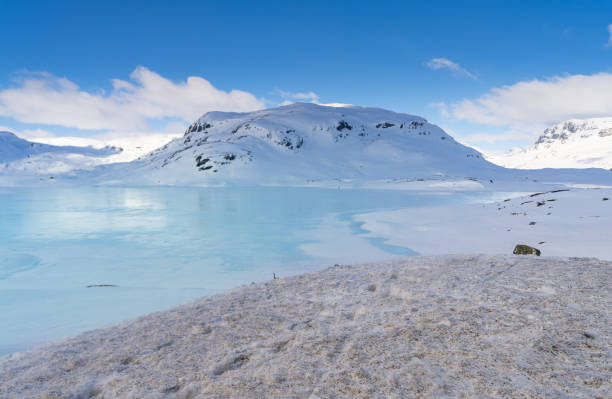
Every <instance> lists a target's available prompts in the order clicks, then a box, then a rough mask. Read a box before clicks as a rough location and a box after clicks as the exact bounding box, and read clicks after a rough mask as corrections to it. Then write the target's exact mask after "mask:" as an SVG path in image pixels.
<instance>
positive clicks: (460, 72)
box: [426, 58, 476, 80]
mask: <svg viewBox="0 0 612 399" xmlns="http://www.w3.org/2000/svg"><path fill="white" fill-rule="evenodd" d="M426 65H427V66H428V67H429V68H431V69H433V70H438V69H448V70H449V71H451V72H452V73H453V74H455V75H456V76H465V77H468V78H470V79H474V80H475V79H476V75H474V74H473V73H471V72H470V71H468V70H467V69H465V68H463V67H462V66H461V65H459V64H457V63H456V62H453V61H451V60H449V59H447V58H433V59H431V60H430V61H428V62H427V64H426Z"/></svg>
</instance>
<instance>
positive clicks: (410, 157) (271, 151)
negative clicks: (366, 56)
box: [109, 103, 497, 185]
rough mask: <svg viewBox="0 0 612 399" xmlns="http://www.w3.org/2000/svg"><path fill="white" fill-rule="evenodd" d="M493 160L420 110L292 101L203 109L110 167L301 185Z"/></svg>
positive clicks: (463, 172) (204, 180)
mask: <svg viewBox="0 0 612 399" xmlns="http://www.w3.org/2000/svg"><path fill="white" fill-rule="evenodd" d="M482 168H485V169H486V168H489V169H494V168H497V167H496V166H494V165H492V164H490V163H488V162H487V161H485V160H484V159H482V157H481V155H480V153H478V152H477V151H476V150H474V149H472V148H469V147H465V146H463V145H461V144H459V143H458V142H457V141H455V140H454V139H453V138H452V137H451V136H449V135H448V134H446V133H445V132H444V131H443V130H442V129H440V128H439V127H438V126H435V125H432V124H430V123H428V122H427V120H426V119H424V118H421V117H419V116H414V115H408V114H402V113H398V112H393V111H389V110H384V109H380V108H371V107H358V106H342V107H338V106H329V105H327V106H326V105H319V104H312V103H294V104H289V105H284V106H281V107H278V108H272V109H264V110H258V111H253V112H240V113H238V112H208V113H206V114H204V115H203V116H202V117H200V118H198V119H197V120H196V121H194V122H193V123H192V124H191V125H190V126H189V127H188V128H187V130H186V131H185V134H184V136H183V137H181V138H178V139H175V140H173V141H171V142H169V143H168V144H166V145H164V146H163V147H161V148H159V149H157V150H155V151H153V152H151V153H149V154H147V155H145V156H143V157H141V158H139V160H137V161H135V162H133V163H131V164H127V165H125V166H118V167H117V168H114V169H112V173H111V172H109V178H111V177H110V175H111V174H112V175H113V178H116V177H114V176H123V177H125V178H126V179H128V180H130V181H143V180H144V181H149V182H151V181H153V182H155V183H158V184H185V185H193V184H196V185H198V184H200V185H209V184H232V183H238V184H251V185H253V184H306V182H316V181H333V180H336V179H341V180H351V181H353V180H355V181H357V180H381V179H421V178H432V177H435V178H440V177H441V176H453V177H459V178H465V177H468V176H473V175H474V174H475V173H476V172H477V171H479V170H480V171H481V170H482Z"/></svg>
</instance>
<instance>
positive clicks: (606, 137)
mask: <svg viewBox="0 0 612 399" xmlns="http://www.w3.org/2000/svg"><path fill="white" fill-rule="evenodd" d="M487 158H488V159H489V160H490V161H492V162H495V163H497V164H499V165H502V166H505V167H507V168H518V169H539V168H604V169H612V118H594V119H572V120H569V121H566V122H563V123H560V124H558V125H555V126H552V127H550V128H548V129H546V130H545V131H544V134H542V136H540V138H538V140H537V141H536V142H535V144H534V145H533V146H531V147H529V148H527V149H520V148H519V149H512V150H510V151H509V152H507V153H506V154H503V155H500V156H488V157H487Z"/></svg>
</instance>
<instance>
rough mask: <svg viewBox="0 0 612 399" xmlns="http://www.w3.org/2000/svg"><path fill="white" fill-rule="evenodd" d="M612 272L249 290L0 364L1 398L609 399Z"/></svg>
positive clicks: (434, 263) (451, 269) (433, 270)
mask: <svg viewBox="0 0 612 399" xmlns="http://www.w3.org/2000/svg"><path fill="white" fill-rule="evenodd" d="M611 277H612V263H610V262H604V261H599V260H596V259H593V258H549V257H543V258H535V257H519V256H511V255H508V256H493V255H478V256H467V255H462V256H443V257H414V258H407V259H397V260H393V261H388V262H381V263H372V264H363V265H357V266H335V267H332V268H330V269H327V270H324V271H320V272H315V273H311V274H306V275H301V276H296V277H290V278H286V279H281V280H273V281H269V282H267V283H263V284H252V285H248V286H243V287H240V288H237V289H234V290H232V291H230V292H228V293H225V294H220V295H215V296H212V297H208V298H204V299H201V300H199V301H197V302H194V303H192V304H189V305H185V306H182V307H178V308H174V309H171V310H168V311H164V312H159V313H154V314H151V315H148V316H145V317H142V318H139V319H136V320H133V321H130V322H127V323H124V324H121V325H116V326H112V327H109V328H105V329H100V330H94V331H91V332H88V333H84V334H81V335H78V336H76V337H73V338H69V339H66V340H64V341H62V342H58V343H54V344H50V345H47V346H44V347H41V348H39V349H36V350H33V351H30V352H25V353H22V354H16V355H10V356H7V357H5V358H3V359H1V360H0V397H2V398H7V399H8V398H26V397H27V398H60V397H61V398H65V397H69V398H119V397H120V398H142V397H146V398H412V397H414V398H430V397H436V398H474V397H529V398H545V397H546V398H609V397H612V385H611V380H610V372H611V367H612V344H611V343H612V319H611V309H612V294H611V291H610V284H611V283H612V278H611Z"/></svg>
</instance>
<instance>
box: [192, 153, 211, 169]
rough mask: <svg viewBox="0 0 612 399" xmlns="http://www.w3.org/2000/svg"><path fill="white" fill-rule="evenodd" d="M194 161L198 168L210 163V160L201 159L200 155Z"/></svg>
mask: <svg viewBox="0 0 612 399" xmlns="http://www.w3.org/2000/svg"><path fill="white" fill-rule="evenodd" d="M195 161H196V166H197V167H198V168H199V167H200V166H202V165H204V164H205V163H206V162H208V161H210V158H203V157H202V155H198V156H197V157H196V159H195Z"/></svg>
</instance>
